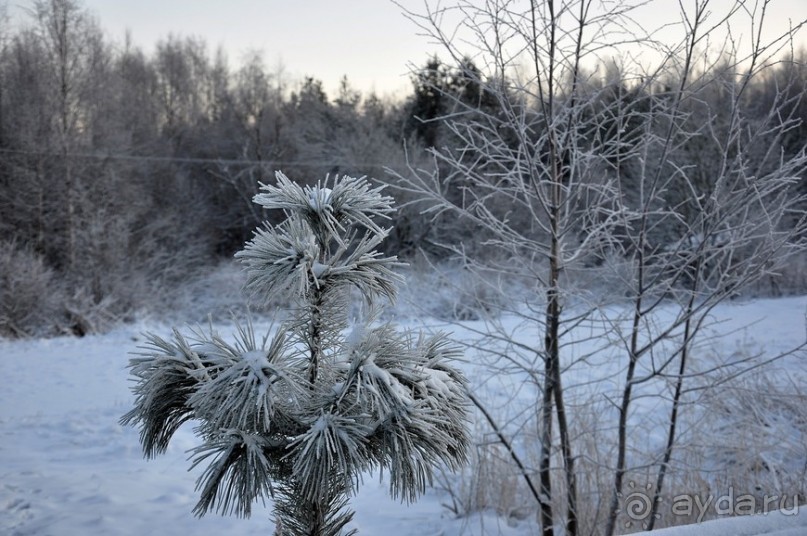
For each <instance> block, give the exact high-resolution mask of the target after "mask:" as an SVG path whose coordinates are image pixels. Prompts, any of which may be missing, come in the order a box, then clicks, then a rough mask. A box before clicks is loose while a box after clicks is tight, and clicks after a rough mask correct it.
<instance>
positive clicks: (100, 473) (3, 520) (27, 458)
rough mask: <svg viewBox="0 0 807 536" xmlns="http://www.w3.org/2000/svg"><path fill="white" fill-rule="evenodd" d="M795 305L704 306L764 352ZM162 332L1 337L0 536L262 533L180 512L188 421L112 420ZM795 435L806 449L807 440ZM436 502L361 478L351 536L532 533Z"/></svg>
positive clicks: (799, 378) (184, 502) (728, 523)
mask: <svg viewBox="0 0 807 536" xmlns="http://www.w3.org/2000/svg"><path fill="white" fill-rule="evenodd" d="M805 310H807V298H805V297H798V298H785V299H778V300H757V301H753V302H747V303H742V304H735V303H731V304H726V305H723V306H721V307H719V308H718V309H717V310H716V311H715V312H714V314H715V316H716V317H717V318H718V319H720V320H724V321H725V322H724V323H723V324H722V325H721V329H723V330H725V331H730V330H732V329H734V328H737V329H739V331H737V332H735V333H733V334H732V335H731V337H730V338H729V339H727V340H725V341H721V342H720V344H723V345H729V346H736V345H738V344H746V343H750V344H755V345H757V346H758V347H759V348H763V349H765V350H767V351H772V352H775V351H779V350H781V349H785V348H787V347H788V346H795V345H796V344H799V343H800V342H803V341H804V338H805ZM754 322H755V323H754ZM408 323H410V324H413V323H414V320H410V321H408ZM752 323H753V325H751V326H750V327H748V328H743V329H741V328H742V327H743V326H746V325H749V324H752ZM169 329H170V327H169V326H166V325H162V324H145V323H140V324H137V325H131V326H124V327H121V328H118V329H116V330H115V331H113V332H111V333H107V334H105V335H98V336H90V337H86V338H82V339H79V338H70V337H60V338H53V339H38V340H25V341H10V340H0V377H2V378H3V386H2V388H0V534H1V535H9V536H12V535H27V534H30V535H42V536H44V535H70V536H72V535H81V536H84V535H95V534H99V535H138V536H139V535H146V534H162V535H165V536H170V535H182V536H186V535H187V534H194V535H206V534H210V535H214V534H216V535H218V534H228V535H247V534H269V533H271V522H270V521H269V517H270V515H271V510H270V508H269V507H265V508H256V509H255V511H254V512H253V516H252V518H251V519H246V520H245V519H238V518H234V517H219V516H217V515H208V516H206V517H204V518H202V519H197V518H195V517H193V516H192V515H191V509H192V508H193V506H194V504H195V502H196V500H197V495H196V493H195V492H194V483H195V479H196V477H197V475H198V473H199V471H196V472H193V473H189V472H188V470H187V468H188V466H189V464H188V462H187V453H186V451H187V450H188V449H190V448H192V447H194V446H196V444H197V443H196V440H195V438H194V436H193V431H192V426H186V427H185V428H183V429H182V430H180V432H179V433H178V434H177V435H176V436H175V438H174V441H173V443H172V445H171V447H170V448H169V450H168V452H167V454H166V455H163V456H160V457H158V458H157V459H155V460H151V461H146V460H144V459H143V457H142V454H141V450H140V446H139V443H138V432H137V430H134V429H131V428H125V427H122V426H120V425H119V424H118V419H119V418H120V417H121V415H122V414H123V413H124V412H126V411H127V410H129V409H130V407H131V404H132V400H133V397H132V395H131V394H130V392H129V382H128V378H127V375H128V371H127V369H126V368H125V367H126V365H127V361H128V358H129V356H128V352H131V351H133V350H135V349H136V347H137V345H138V344H139V343H140V342H141V341H142V340H143V338H142V336H141V335H140V333H141V332H142V331H143V330H150V331H156V332H158V333H166V334H167V333H168V331H169ZM451 329H454V330H455V332H456V331H457V330H460V331H461V330H462V329H463V328H462V327H454V328H451ZM221 331H222V332H224V333H226V332H228V327H227V326H226V325H225V326H221ZM459 334H460V335H461V336H466V337H470V336H471V335H470V332H468V333H466V334H463V333H461V332H460V333H459ZM464 366H465V367H466V371H467V373H468V375H469V376H470V377H471V379H472V382H475V381H478V380H479V376H480V374H477V373H475V369H474V366H473V365H472V364H470V363H466V364H464ZM781 366H782V367H784V370H785V374H786V376H789V377H790V378H792V379H793V381H795V382H798V385H800V386H802V387H803V386H805V385H806V384H805V377H807V359H806V358H805V355H804V354H800V355H798V356H791V357H790V358H788V360H787V361H785V362H783V363H782V364H781ZM800 440H801V441H804V442H805V451H807V439H805V438H801V439H800ZM796 462H798V463H801V464H805V463H807V460H800V461H799V460H796ZM806 485H807V484H806ZM446 500H447V497H446V496H444V495H443V494H442V493H441V492H440V491H437V490H430V491H429V492H428V493H427V494H426V496H424V497H423V498H422V499H421V500H420V501H419V502H418V503H416V504H414V505H411V506H406V505H402V504H400V503H398V502H395V501H392V500H391V499H389V498H388V497H387V494H386V486H385V484H384V483H380V482H379V481H378V478H375V477H368V478H367V479H366V480H365V485H364V486H363V487H362V489H361V491H360V493H359V495H358V496H357V497H355V498H354V500H353V506H354V508H355V510H356V516H355V518H354V522H353V524H352V526H353V527H355V528H358V529H359V531H360V533H361V534H368V535H369V534H381V533H383V534H385V535H386V536H404V535H410V534H411V535H445V536H448V535H459V534H512V535H527V534H537V527H536V525H535V524H534V522H531V521H524V520H522V521H507V520H504V519H501V518H498V517H497V516H496V515H495V514H493V513H486V514H483V515H475V516H471V517H466V518H461V519H457V518H454V517H452V516H451V515H450V514H449V513H448V512H447V511H446V510H445V509H444V508H443V507H442V506H441V503H442V502H444V501H446ZM660 534H664V535H665V536H671V535H675V536H684V535H697V534H709V535H711V534H738V535H752V534H753V535H756V534H776V535H777V536H795V535H807V513H801V514H799V515H775V514H771V515H768V516H755V517H754V518H742V519H738V518H731V519H725V520H718V521H716V522H706V523H702V524H700V525H697V526H692V527H685V528H674V529H669V531H664V532H660Z"/></svg>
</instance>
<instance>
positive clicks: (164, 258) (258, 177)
mask: <svg viewBox="0 0 807 536" xmlns="http://www.w3.org/2000/svg"><path fill="white" fill-rule="evenodd" d="M279 52H280V53H281V54H282V51H279ZM793 59H794V60H795V61H783V62H781V63H779V64H776V65H772V66H771V67H770V68H769V69H768V71H767V72H766V74H765V76H763V77H758V78H755V81H754V86H753V88H751V91H749V92H747V95H748V96H747V97H746V102H745V115H744V117H743V120H745V121H748V122H749V123H753V122H754V121H756V120H757V119H761V118H762V116H763V115H764V116H767V114H768V113H769V110H770V109H771V107H772V106H773V107H774V108H776V109H777V111H778V112H777V113H779V115H780V116H781V118H782V120H783V121H785V120H786V121H792V125H793V126H792V128H790V129H789V130H788V132H787V136H786V137H784V138H781V139H777V140H775V142H774V141H773V140H772V143H776V144H777V148H776V150H777V151H779V152H780V153H781V154H782V157H783V159H785V160H786V159H787V158H788V157H789V156H791V155H793V154H796V153H798V152H800V151H803V150H804V146H805V140H806V139H807V102H805V99H803V98H802V96H803V95H804V93H805V89H807V66H806V65H805V62H804V60H805V59H806V58H805V54H804V52H802V53H800V55H798V57H796V58H793ZM422 65H423V67H422V69H420V70H418V71H417V72H415V73H413V74H412V77H411V79H412V90H411V93H410V94H409V95H407V96H406V97H404V98H402V99H399V100H389V99H384V98H380V97H379V96H377V95H375V94H373V93H367V94H363V93H362V92H360V91H359V90H357V89H355V88H353V87H352V86H351V84H350V82H349V79H348V78H344V79H343V81H342V84H341V85H340V87H339V90H338V92H337V94H336V95H335V96H333V97H329V96H328V95H327V94H326V92H325V91H324V89H323V85H322V83H321V81H319V80H317V79H316V78H315V77H307V78H305V79H304V80H302V81H295V80H291V79H289V78H288V77H287V76H286V75H284V73H283V71H282V70H281V69H275V70H272V69H270V68H267V66H266V64H265V63H264V60H263V57H262V55H261V54H259V53H252V54H249V55H248V56H247V57H245V59H244V60H243V61H242V62H241V63H240V64H239V66H238V67H233V66H232V64H231V63H230V61H229V59H228V58H227V56H226V55H225V54H224V53H223V52H222V51H216V52H211V50H210V48H209V47H208V45H207V43H205V42H204V41H203V40H200V39H197V38H189V37H175V36H168V37H166V38H165V39H163V40H161V41H160V42H159V43H158V44H157V45H156V48H155V51H154V52H153V53H152V54H146V53H144V51H143V50H141V49H140V48H138V47H137V46H135V45H133V44H132V43H131V42H130V41H129V40H128V39H125V38H124V39H123V40H122V41H112V40H110V39H109V38H107V37H106V36H105V35H104V32H103V31H102V27H101V25H100V24H99V22H98V21H96V19H95V18H94V17H93V15H92V14H91V13H88V12H87V11H86V10H85V9H84V7H83V6H82V5H81V3H80V2H79V1H77V0H50V1H39V2H34V3H33V7H32V9H31V12H30V16H29V18H28V20H27V21H26V22H25V23H24V24H22V25H16V26H14V27H11V26H10V25H9V24H7V23H5V24H4V25H3V26H0V233H1V234H0V285H2V287H0V300H2V304H1V305H0V334H2V335H12V336H24V335H27V334H33V333H37V332H41V331H42V330H45V331H53V330H61V331H65V330H72V331H74V332H76V333H84V332H87V331H91V330H94V329H99V326H101V325H103V323H104V321H105V319H113V318H121V317H125V316H126V315H127V314H129V313H130V312H131V311H135V310H138V309H140V308H143V307H147V306H151V307H153V306H155V304H160V303H161V302H160V300H159V299H155V296H157V297H159V296H168V295H169V294H168V293H167V290H166V289H169V288H171V287H172V285H175V284H177V283H179V282H182V281H183V280H185V279H187V278H188V276H189V274H193V273H197V272H198V271H200V270H203V269H204V268H205V267H206V266H210V265H212V264H213V263H215V262H216V261H217V260H218V259H221V258H225V257H227V258H229V257H231V256H232V254H233V253H234V252H235V251H237V250H238V249H240V248H241V247H242V246H243V244H244V242H245V240H247V239H249V238H250V236H251V233H252V230H253V229H254V228H255V226H256V225H258V224H259V223H260V222H261V221H262V220H265V219H267V215H266V214H264V213H263V212H261V209H260V207H258V206H257V205H255V204H254V203H252V201H251V200H252V197H253V195H254V194H255V193H257V191H258V182H259V181H264V182H268V181H272V180H273V179H272V177H273V172H274V171H275V170H277V169H282V170H283V172H284V173H285V174H286V175H287V176H289V177H291V178H293V179H295V180H300V181H306V182H309V183H313V182H316V181H318V180H322V179H324V178H325V177H326V175H329V174H330V175H331V176H334V175H342V174H349V175H353V176H367V177H370V178H373V179H377V180H380V181H385V180H389V175H388V174H387V173H386V172H385V168H392V169H396V170H398V171H399V172H400V173H405V170H406V168H407V165H412V166H419V167H421V168H422V167H428V166H438V165H439V164H438V163H436V162H434V161H433V160H432V159H430V157H429V153H428V149H429V148H430V147H450V148H456V149H457V150H461V149H462V143H463V140H462V139H459V138H457V136H456V135H455V134H452V133H451V131H450V129H446V128H445V122H446V121H456V120H458V117H459V118H461V117H462V116H467V115H468V114H473V113H485V114H493V115H495V114H497V113H498V111H497V109H496V107H497V100H496V99H495V98H493V97H492V96H491V95H490V94H489V93H488V92H487V91H486V90H485V89H484V88H486V87H491V80H490V79H488V78H487V77H486V76H487V75H486V74H485V73H483V72H482V71H480V69H478V68H477V66H475V65H474V64H473V63H472V62H471V61H469V60H465V61H462V62H460V63H459V64H448V63H444V62H441V61H440V60H439V59H438V58H436V57H434V58H425V59H424V60H423V63H422ZM603 73H604V74H603ZM603 73H599V71H596V70H594V71H592V73H591V75H590V76H589V77H587V78H586V82H585V83H586V84H588V85H590V94H591V99H590V101H589V102H590V105H589V106H588V108H587V109H588V110H590V112H591V113H592V114H596V113H600V112H599V111H598V110H605V109H612V107H611V106H610V105H611V104H613V103H614V102H619V103H620V106H619V107H618V108H615V109H619V110H622V113H624V117H621V118H619V121H617V118H615V119H614V125H617V124H618V125H619V128H609V127H608V124H607V123H603V122H599V123H598V124H599V125H600V127H598V128H597V129H594V130H592V131H591V132H590V133H589V135H590V136H591V137H592V139H594V138H597V139H598V140H602V139H603V138H608V137H609V136H610V137H613V138H614V139H616V138H617V137H619V143H624V144H631V143H633V142H634V141H635V139H637V137H639V136H643V135H646V134H647V128H646V125H644V124H642V122H641V117H643V116H642V110H645V109H647V108H648V107H652V106H654V102H658V101H659V100H663V99H664V98H665V97H664V94H665V87H664V85H663V84H657V83H654V84H652V85H650V84H644V83H642V81H637V80H631V79H623V78H622V77H621V76H620V71H619V69H618V68H617V67H615V66H613V67H610V68H606V69H604V70H603ZM721 76H732V75H731V74H727V73H723V72H721V69H720V63H717V64H716V66H715V67H714V68H712V69H711V70H710V71H709V72H706V73H703V75H702V76H701V78H700V79H699V81H698V82H697V83H701V84H704V85H708V84H709V83H710V80H714V79H719V78H720V77H721ZM483 81H484V82H485V83H484V84H483V83H482V82H483ZM508 83H509V82H508V81H507V80H500V81H496V84H495V85H497V87H501V88H506V87H507V84H508ZM669 83H670V84H673V83H674V79H670V81H669ZM721 87H722V86H721V85H720V84H715V86H714V91H712V92H709V91H705V92H702V93H701V95H704V96H706V97H708V99H703V100H702V101H701V104H700V105H701V106H703V108H704V109H705V110H708V111H709V113H719V110H720V107H721V106H722V105H723V104H725V103H724V99H723V96H722V95H721V93H720V88H721ZM504 90H506V89H504ZM560 97H562V95H561V96H560ZM561 100H562V99H561ZM524 106H525V107H527V106H533V104H531V103H530V102H526V101H525V102H524ZM454 110H459V111H460V112H458V114H457V115H452V111H454ZM691 112H692V113H691V115H690V120H691V121H697V120H698V114H699V113H702V111H701V110H697V109H693V110H691ZM536 128H540V125H536ZM759 149H760V158H762V153H763V151H762V148H759ZM675 151H678V152H680V153H682V154H685V155H686V158H687V159H688V160H689V161H690V162H691V163H692V165H693V166H694V167H695V168H697V174H698V177H699V180H701V181H702V183H703V188H704V190H703V191H704V192H706V191H708V184H709V181H710V176H711V175H710V173H711V171H710V170H711V166H713V165H714V164H715V162H714V159H712V158H711V157H710V151H711V147H710V142H709V137H708V136H704V137H702V138H692V139H688V140H687V141H686V142H685V143H682V144H681V145H680V146H677V147H675ZM612 164H613V165H612V166H609V167H606V168H603V170H602V172H603V173H609V174H616V175H618V176H619V178H620V180H622V181H630V180H631V176H632V175H631V174H632V173H633V171H632V168H631V166H630V165H628V164H629V163H622V162H613V163H612ZM803 178H804V174H803V170H802V180H801V182H800V184H799V186H798V188H799V192H798V193H805V192H807V187H805V181H804V180H803ZM394 186H395V185H394V184H393V185H392V187H393V189H392V190H391V191H390V193H392V194H393V195H394V196H395V197H396V199H397V200H398V202H399V204H404V206H403V208H402V209H401V210H399V211H398V213H397V214H396V216H395V217H394V218H393V219H392V220H391V221H390V225H392V226H393V227H394V229H393V231H392V233H391V236H390V239H389V240H388V245H387V247H388V248H389V249H390V251H394V252H395V253H397V254H398V255H399V256H402V257H403V258H404V259H406V258H409V257H411V256H413V255H415V254H416V253H417V252H420V251H425V252H426V253H427V254H432V255H437V256H440V255H441V254H442V253H441V252H443V251H445V250H443V249H441V247H442V246H441V245H445V244H463V245H464V246H465V247H467V248H468V249H474V248H478V247H479V243H480V242H479V240H478V238H479V236H478V235H475V232H476V231H475V229H474V228H473V227H472V226H471V225H470V224H468V223H467V222H461V221H456V220H450V219H449V217H448V216H440V217H439V218H437V219H434V218H431V217H423V216H421V215H420V214H419V211H418V205H417V203H416V202H414V201H416V200H415V199H414V198H413V197H411V194H409V193H407V192H406V191H400V192H397V193H396V192H395V191H394ZM444 186H445V189H446V192H448V194H449V195H454V196H462V189H463V181H462V176H461V175H458V174H456V173H453V174H447V175H446V179H445V184H444ZM668 195H669V199H670V203H680V202H682V201H681V200H685V199H686V197H687V196H690V195H693V192H690V191H678V192H676V191H670V192H669V193H668ZM407 202H411V203H409V204H406V203H407ZM501 208H502V210H510V209H511V207H508V206H507V202H506V200H502V201H501ZM518 217H520V215H519V214H517V213H514V214H513V218H516V219H517V218H518ZM524 217H527V216H524ZM794 217H797V215H794ZM660 239H666V238H664V237H660ZM593 262H596V260H595V261H593ZM802 290H803V289H802ZM160 306H165V307H168V306H170V300H168V299H167V298H166V300H165V301H164V302H162V303H161V305H160Z"/></svg>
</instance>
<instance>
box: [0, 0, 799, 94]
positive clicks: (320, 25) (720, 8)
mask: <svg viewBox="0 0 807 536" xmlns="http://www.w3.org/2000/svg"><path fill="white" fill-rule="evenodd" d="M31 1H32V0H16V1H15V0H11V1H9V4H10V7H11V11H13V10H14V9H15V7H16V8H17V9H19V7H18V6H24V5H26V4H29V5H30V3H31ZM425 1H428V4H429V5H432V6H435V5H438V2H437V0H425ZM425 1H424V0H399V2H398V3H399V4H400V5H401V6H404V7H405V8H406V9H409V10H411V11H414V12H418V13H422V12H424V10H425V7H424V6H425ZM734 1H735V0H711V2H710V5H709V9H710V10H712V11H713V12H714V13H715V14H717V13H721V12H724V11H725V10H726V9H727V6H728V5H729V4H731V3H733V2H734ZM519 2H522V0H519ZM745 2H746V4H747V5H748V6H749V7H752V6H753V5H754V4H757V3H758V4H762V0H745ZM453 3H454V2H453V1H447V0H441V2H439V4H440V5H443V6H447V5H451V4H453ZM479 3H480V4H481V3H482V2H481V0H480V2H479ZM522 3H526V1H523V2H522ZM622 3H623V2H620V1H618V0H594V2H593V4H594V5H595V6H596V5H600V4H604V5H609V6H612V7H613V6H618V5H620V4H622ZM631 3H634V2H631ZM693 3H694V2H693V0H686V1H684V2H683V4H684V5H685V6H691V5H692V4H693ZM82 4H83V5H84V6H86V7H87V8H88V9H89V10H90V11H91V12H92V13H94V14H95V15H96V16H97V18H98V20H99V22H100V24H101V26H102V27H103V28H104V30H105V31H106V32H107V33H108V35H109V36H110V37H112V38H114V39H116V40H119V41H122V39H123V36H124V35H125V32H126V31H127V30H128V31H129V32H130V34H131V38H132V40H133V42H134V43H135V44H137V45H140V46H142V47H143V48H144V49H146V51H151V50H152V49H153V46H154V44H155V43H156V42H157V41H158V40H160V39H162V38H165V37H166V36H167V35H169V34H174V35H180V36H197V37H200V38H202V39H204V40H205V41H206V42H207V44H208V46H209V47H210V49H211V50H210V52H211V53H213V52H215V49H216V48H217V47H219V46H221V47H223V48H224V50H225V51H226V52H227V53H228V56H229V58H230V61H231V64H233V65H237V63H238V61H239V60H240V58H242V57H243V56H244V54H245V52H247V51H250V50H253V51H254V50H258V51H262V52H263V54H264V57H265V59H266V64H267V67H269V68H270V69H272V70H274V69H275V68H276V67H277V66H278V65H283V66H284V72H285V74H286V75H287V76H289V77H290V78H291V79H292V80H294V79H300V78H302V77H303V76H314V77H315V78H318V79H320V80H322V81H323V83H324V84H325V88H326V89H327V90H328V91H329V92H333V91H334V90H335V89H336V87H337V86H338V83H339V80H340V79H341V78H342V77H343V76H345V75H347V77H348V79H349V80H350V82H351V84H352V85H353V86H354V87H356V88H358V89H360V90H362V91H364V92H368V91H371V90H374V91H376V92H377V93H379V94H381V95H384V94H399V95H400V94H405V93H407V92H408V91H409V90H410V88H411V83H410V80H409V75H408V73H409V71H410V67H411V66H412V65H413V64H414V65H423V64H424V63H425V61H426V59H427V58H428V56H429V55H430V54H433V53H434V52H436V51H439V50H440V49H439V48H437V47H435V46H434V45H433V44H430V40H429V39H428V38H426V37H423V36H419V35H418V31H419V30H418V28H417V27H416V26H415V24H414V23H412V22H411V21H410V20H408V19H407V18H406V17H404V15H403V14H402V8H401V7H400V6H399V5H396V3H394V2H393V1H392V0H137V1H133V0H82ZM637 18H638V19H639V20H637V22H638V23H640V24H641V25H642V26H643V27H646V28H647V27H654V28H655V27H659V26H660V25H662V24H666V23H673V22H677V21H678V20H680V19H679V18H678V0H655V1H654V2H653V3H652V7H651V8H649V9H644V10H642V11H640V12H638V14H637ZM806 19H807V0H773V2H772V4H771V6H770V7H769V19H768V20H769V26H768V28H769V29H770V32H771V35H772V34H773V33H774V31H784V30H786V29H787V27H788V24H789V22H788V21H791V22H792V23H793V24H797V23H798V22H799V21H804V20H806ZM740 31H745V32H746V34H747V33H748V28H744V29H740ZM799 42H800V44H801V45H802V46H807V29H803V30H802V31H801V32H800V39H799ZM446 56H447V55H446V54H443V55H442V57H443V58H444V59H445V58H446Z"/></svg>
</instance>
